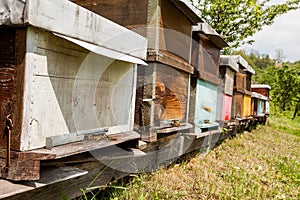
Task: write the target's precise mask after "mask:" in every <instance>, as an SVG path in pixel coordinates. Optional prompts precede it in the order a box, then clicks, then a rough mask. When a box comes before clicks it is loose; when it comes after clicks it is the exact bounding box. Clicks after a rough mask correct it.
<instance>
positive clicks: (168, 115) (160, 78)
mask: <svg viewBox="0 0 300 200" xmlns="http://www.w3.org/2000/svg"><path fill="white" fill-rule="evenodd" d="M156 76H157V77H156V92H155V94H156V104H157V106H159V108H160V110H157V111H156V115H157V119H156V120H159V121H163V120H170V119H179V120H180V121H181V122H186V121H187V109H188V107H187V103H188V98H189V97H188V89H189V87H188V85H189V75H188V74H187V73H184V72H181V71H179V70H176V69H174V68H171V67H169V66H166V65H163V64H158V66H157V72H156ZM159 112H161V115H160V116H158V115H159Z"/></svg>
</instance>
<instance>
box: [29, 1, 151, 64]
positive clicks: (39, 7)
mask: <svg viewBox="0 0 300 200" xmlns="http://www.w3.org/2000/svg"><path fill="white" fill-rule="evenodd" d="M49 7H51V8H52V9H51V10H49V9H48V8H49ZM24 17H25V22H26V23H29V24H31V25H33V26H36V27H40V28H44V29H46V30H49V31H53V32H56V33H60V34H62V35H67V36H70V37H73V38H77V39H80V40H83V41H86V42H90V43H93V44H97V45H99V46H103V47H106V48H108V49H111V50H116V51H119V52H122V53H125V54H129V55H132V56H135V57H138V58H142V59H145V55H146V49H145V47H146V46H147V40H146V39H145V38H144V37H142V36H141V35H139V34H137V33H134V32H132V31H129V30H128V29H126V28H124V27H122V26H120V25H118V24H116V23H113V22H112V21H110V20H108V19H105V18H104V17H101V16H99V15H97V14H95V13H93V12H91V11H89V10H87V9H84V8H82V7H80V6H78V5H76V4H74V3H72V2H70V1H67V0H63V1H62V0H28V2H27V4H26V13H25V16H24ZM61 19H65V20H61ZM58 22H59V23H58Z"/></svg>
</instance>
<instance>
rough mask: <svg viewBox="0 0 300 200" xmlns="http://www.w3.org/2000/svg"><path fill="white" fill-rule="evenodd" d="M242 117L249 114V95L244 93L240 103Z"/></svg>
mask: <svg viewBox="0 0 300 200" xmlns="http://www.w3.org/2000/svg"><path fill="white" fill-rule="evenodd" d="M242 106H243V108H242V117H248V116H250V115H251V96H249V95H244V97H243V103H242Z"/></svg>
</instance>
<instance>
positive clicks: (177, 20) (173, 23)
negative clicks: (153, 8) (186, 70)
mask: <svg viewBox="0 0 300 200" xmlns="http://www.w3.org/2000/svg"><path fill="white" fill-rule="evenodd" d="M160 7H161V21H160V27H161V28H163V30H161V32H160V45H159V49H161V50H166V51H168V52H171V53H173V54H175V55H177V56H179V57H181V58H183V59H184V60H186V61H189V57H190V48H191V47H190V45H191V29H192V25H193V23H192V22H191V21H190V20H189V18H188V17H187V16H186V15H185V13H183V12H182V11H181V10H179V9H178V8H177V7H176V6H175V5H174V4H173V3H172V2H171V1H166V0H164V1H160Z"/></svg>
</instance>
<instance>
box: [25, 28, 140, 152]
mask: <svg viewBox="0 0 300 200" xmlns="http://www.w3.org/2000/svg"><path fill="white" fill-rule="evenodd" d="M28 50H29V52H32V53H27V55H26V61H27V65H26V76H25V79H26V83H27V84H26V86H25V94H24V95H25V97H26V98H24V105H25V109H24V113H23V117H24V121H23V125H22V127H23V128H22V133H23V134H22V138H21V141H22V144H21V148H20V150H30V149H36V148H41V147H44V146H45V144H46V137H51V136H57V135H63V134H68V133H78V134H80V132H84V131H87V130H93V129H98V128H109V130H108V132H107V134H111V133H118V132H126V131H131V130H132V129H133V115H134V100H135V73H136V69H135V65H134V64H131V63H126V62H122V61H115V60H113V59H110V58H107V57H103V56H100V55H97V54H94V53H89V52H88V51H86V50H85V49H83V48H82V47H80V46H78V45H75V44H73V43H71V42H69V41H66V40H64V39H61V38H59V37H57V36H54V35H53V34H51V33H49V32H46V31H42V30H39V29H35V28H29V31H28ZM25 133H26V134H25ZM28 135H30V137H28Z"/></svg>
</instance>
